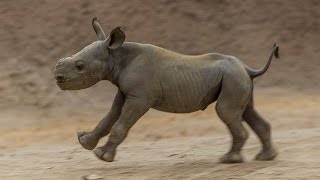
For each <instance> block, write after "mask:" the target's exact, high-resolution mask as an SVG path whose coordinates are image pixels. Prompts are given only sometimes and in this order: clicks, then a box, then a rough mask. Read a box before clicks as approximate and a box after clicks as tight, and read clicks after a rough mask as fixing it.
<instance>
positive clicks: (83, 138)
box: [77, 131, 98, 150]
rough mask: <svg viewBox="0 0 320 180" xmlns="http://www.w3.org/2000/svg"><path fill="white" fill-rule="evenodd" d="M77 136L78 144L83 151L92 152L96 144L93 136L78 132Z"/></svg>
mask: <svg viewBox="0 0 320 180" xmlns="http://www.w3.org/2000/svg"><path fill="white" fill-rule="evenodd" d="M77 135H78V140H79V143H80V144H81V146H82V147H83V148H85V149H88V150H93V149H94V148H95V147H96V146H97V144H98V141H97V140H96V139H95V138H93V136H92V135H91V134H90V133H87V132H83V131H78V133H77Z"/></svg>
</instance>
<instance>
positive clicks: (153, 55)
mask: <svg viewBox="0 0 320 180" xmlns="http://www.w3.org/2000/svg"><path fill="white" fill-rule="evenodd" d="M92 26H93V29H94V30H95V32H96V34H97V36H98V39H99V40H98V41H96V42H93V43H92V44H90V45H88V46H87V47H85V48H84V49H83V50H81V51H80V52H78V53H76V54H75V55H72V56H71V57H67V58H62V59H60V60H59V61H58V62H57V64H56V66H55V69H54V76H55V79H56V80H57V85H58V86H59V87H60V88H61V89H62V90H79V89H84V88H88V87H90V86H92V85H94V84H96V83H97V82H99V81H101V80H109V81H111V82H112V83H113V84H114V85H116V86H117V87H118V93H117V95H116V97H115V99H114V102H113V105H112V107H111V110H110V112H109V113H108V114H107V115H106V116H105V117H104V118H103V119H102V120H101V121H100V122H99V124H98V125H97V126H96V128H95V129H93V130H92V131H91V132H78V139H79V142H80V144H81V145H82V146H83V147H84V148H85V149H88V150H93V149H94V148H95V147H96V145H97V144H98V141H99V140H100V139H101V138H102V137H104V136H106V135H108V134H109V133H111V134H110V137H109V140H108V142H107V143H106V144H105V145H104V146H102V147H99V148H96V149H94V150H93V152H94V153H95V155H96V156H97V157H98V158H99V159H101V160H104V161H108V162H111V161H113V160H114V157H115V154H116V148H117V147H118V145H119V144H120V143H121V142H122V141H123V140H124V139H125V138H126V137H127V134H128V131H129V129H130V128H131V127H132V126H133V125H134V124H135V123H136V122H137V120H138V119H139V118H140V117H141V116H143V115H144V114H145V113H146V112H147V111H148V110H149V109H150V108H154V109H157V110H160V111H165V112H172V113H190V112H194V111H198V110H204V109H206V108H207V106H208V105H209V104H211V103H213V102H215V101H217V103H216V111H217V114H218V116H219V117H220V119H221V120H222V121H223V122H224V123H225V124H226V126H227V127H228V129H229V131H230V134H231V135H232V138H233V139H232V146H231V149H230V151H229V152H228V153H226V154H225V155H224V156H222V157H221V159H220V161H221V162H223V163H239V162H243V158H242V156H241V154H240V152H241V148H242V146H243V145H244V143H245V141H246V139H247V137H248V133H247V131H246V129H245V128H244V126H243V124H242V122H243V121H245V122H246V123H247V124H248V125H249V126H250V127H251V128H252V130H253V131H254V132H255V133H256V134H257V136H258V137H259V139H260V140H261V143H262V150H261V152H260V153H259V154H258V155H257V156H256V159H257V160H272V159H274V158H275V157H276V156H277V152H276V150H275V148H274V147H273V145H272V142H271V132H270V131H271V128H270V125H269V123H267V122H266V121H265V120H264V119H263V118H262V117H261V116H260V115H259V114H258V113H257V112H256V110H255V109H254V105H253V82H252V80H253V79H254V78H255V77H258V76H260V75H262V74H264V73H265V72H266V71H267V69H268V67H269V65H270V63H271V60H272V58H273V56H274V55H275V56H276V57H278V46H277V45H276V44H275V45H274V46H273V48H272V51H271V55H270V57H269V60H268V62H267V63H266V65H265V66H264V67H263V68H262V69H259V70H254V69H251V68H249V67H248V66H246V65H245V64H243V63H242V62H241V61H240V60H239V59H237V58H235V57H233V56H228V55H223V54H217V53H208V54H203V55H196V56H189V55H183V54H179V53H176V52H172V51H169V50H166V49H163V48H160V47H157V46H154V45H150V44H140V43H134V42H125V34H124V32H123V31H122V30H121V29H120V28H119V27H117V28H115V29H114V30H112V31H111V33H110V34H109V36H108V37H107V36H106V35H105V33H104V32H103V30H102V28H101V26H100V25H99V22H98V21H97V19H96V18H94V19H93V20H92Z"/></svg>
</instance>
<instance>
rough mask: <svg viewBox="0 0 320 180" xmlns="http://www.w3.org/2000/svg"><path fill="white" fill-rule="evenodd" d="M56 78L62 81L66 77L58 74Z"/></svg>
mask: <svg viewBox="0 0 320 180" xmlns="http://www.w3.org/2000/svg"><path fill="white" fill-rule="evenodd" d="M55 78H56V80H57V81H60V82H61V81H64V80H65V77H64V76H63V75H61V74H58V75H56V76H55Z"/></svg>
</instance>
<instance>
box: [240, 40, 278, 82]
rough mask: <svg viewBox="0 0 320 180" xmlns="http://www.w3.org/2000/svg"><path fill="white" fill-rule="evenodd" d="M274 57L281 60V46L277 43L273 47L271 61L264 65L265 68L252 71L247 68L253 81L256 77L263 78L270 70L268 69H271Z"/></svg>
mask: <svg viewBox="0 0 320 180" xmlns="http://www.w3.org/2000/svg"><path fill="white" fill-rule="evenodd" d="M273 56H275V57H276V58H279V46H278V45H277V44H276V43H274V45H273V47H272V51H271V54H270V56H269V60H268V62H267V63H266V64H265V65H264V67H263V68H261V69H252V68H250V67H247V66H246V70H247V72H248V74H249V75H250V76H251V78H252V79H253V78H255V77H258V76H261V75H262V74H264V73H265V72H266V71H267V70H268V68H269V66H270V64H271V61H272V59H273Z"/></svg>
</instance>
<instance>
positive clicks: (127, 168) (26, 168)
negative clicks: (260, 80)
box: [0, 88, 320, 180]
mask: <svg viewBox="0 0 320 180" xmlns="http://www.w3.org/2000/svg"><path fill="white" fill-rule="evenodd" d="M292 99H294V100H295V101H292ZM319 102H320V96H317V95H316V93H315V92H309V93H305V92H304V93H302V92H296V91H285V89H274V88H273V89H257V92H256V107H257V109H258V110H259V112H260V113H261V114H262V115H263V116H264V117H266V119H268V120H269V122H271V124H272V126H273V131H274V142H275V144H276V146H277V148H278V150H279V153H280V155H279V157H278V158H277V159H276V160H275V161H270V162H257V161H252V159H253V158H254V156H255V154H256V153H257V152H258V151H259V148H260V145H259V142H258V140H257V139H256V137H255V135H254V134H253V133H252V131H251V132H250V134H251V136H250V139H249V141H248V143H247V144H246V146H245V147H244V150H243V153H244V155H245V157H246V160H247V162H245V163H243V164H233V165H225V164H220V163H218V159H219V157H220V156H221V155H222V154H224V153H225V152H226V151H227V149H228V146H229V143H230V138H229V136H228V134H227V130H226V128H225V127H224V125H223V124H222V122H220V120H218V118H217V116H216V114H215V112H214V107H213V106H210V107H209V108H208V109H207V110H206V111H203V112H202V111H201V112H196V113H192V114H184V115H179V114H170V113H162V112H158V111H151V112H149V113H148V114H146V115H145V116H144V117H143V118H142V119H141V120H140V121H139V122H138V123H137V124H136V125H135V126H134V128H133V129H132V130H131V132H130V135H129V137H128V138H127V140H126V141H125V142H124V144H123V145H121V146H120V148H119V151H118V154H117V157H116V161H115V162H112V163H106V162H102V161H100V160H98V159H96V158H95V156H94V155H93V153H92V152H89V151H87V150H84V149H82V148H81V147H80V145H79V144H78V142H77V138H76V135H75V134H76V131H77V130H78V129H84V130H89V129H91V128H92V127H94V125H95V124H96V122H97V121H98V119H99V117H97V116H99V115H103V113H104V112H101V114H99V115H95V116H94V115H92V114H87V115H88V117H87V119H86V117H85V116H78V115H76V114H80V113H79V112H78V113H77V112H75V114H72V113H69V115H70V117H73V118H74V119H72V118H71V119H69V120H67V121H66V119H62V120H61V119H60V121H58V119H56V120H54V119H46V118H44V117H43V114H42V115H41V113H39V114H38V117H37V118H34V119H32V118H30V119H29V120H30V122H29V123H26V124H25V126H24V127H20V128H19V126H17V125H15V124H14V123H16V121H9V122H6V124H7V126H6V127H1V133H0V136H1V138H0V144H1V147H0V167H1V168H0V179H81V177H83V176H86V175H99V176H101V177H104V178H105V179H137V180H138V179H139V180H140V179H213V178H214V179H319V178H320V173H319V172H320V163H319V162H320V150H319V149H320V143H319V138H320V129H319V127H320V122H319V121H317V120H316V119H319V116H320V114H319V113H318V110H317V106H316V105H317V104H318V103H319ZM301 107H303V110H301ZM23 112H24V113H25V112H26V111H23ZM27 112H28V111H27ZM32 112H37V111H32ZM55 112H57V111H55ZM20 113H21V112H20ZM27 114H28V113H25V114H23V113H22V114H21V116H24V117H25V118H26V119H28V118H27ZM49 114H50V113H49ZM63 114H66V113H63ZM36 115H37V114H36V113H33V114H32V117H35V116H36ZM80 115H81V114H80ZM49 117H50V116H49ZM58 117H59V118H61V116H58ZM51 118H53V117H51ZM26 119H24V120H26ZM11 120H12V119H11ZM41 121H43V122H41ZM35 122H38V123H35ZM45 122H47V123H45ZM35 124H37V125H35ZM10 126H11V128H10ZM105 141H106V139H103V140H101V141H100V145H102V144H103V143H104V142H105Z"/></svg>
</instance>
